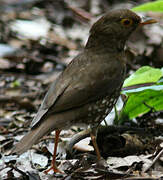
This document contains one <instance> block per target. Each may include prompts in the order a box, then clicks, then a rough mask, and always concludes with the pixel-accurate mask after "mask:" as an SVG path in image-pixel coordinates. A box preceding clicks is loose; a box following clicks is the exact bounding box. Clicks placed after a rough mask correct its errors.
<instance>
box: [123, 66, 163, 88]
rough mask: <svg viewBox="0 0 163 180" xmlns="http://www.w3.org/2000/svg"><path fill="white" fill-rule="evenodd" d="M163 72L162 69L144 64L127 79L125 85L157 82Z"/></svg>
mask: <svg viewBox="0 0 163 180" xmlns="http://www.w3.org/2000/svg"><path fill="white" fill-rule="evenodd" d="M162 74H163V73H162V71H161V69H158V68H152V67H150V66H143V67H141V68H140V69H138V70H137V71H136V72H135V73H134V74H132V75H131V76H130V77H129V78H127V79H126V80H125V82H124V84H123V87H127V86H131V85H135V84H142V83H151V82H157V81H158V80H159V79H160V78H161V77H162Z"/></svg>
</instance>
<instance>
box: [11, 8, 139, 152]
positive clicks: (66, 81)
mask: <svg viewBox="0 0 163 180" xmlns="http://www.w3.org/2000/svg"><path fill="white" fill-rule="evenodd" d="M124 18H125V19H132V20H133V24H132V26H131V27H124V26H123V25H122V24H121V22H120V21H121V19H124ZM139 23H140V17H139V16H137V15H136V14H135V13H133V12H131V11H130V10H126V9H125V10H115V11H111V12H109V13H107V14H106V15H104V16H103V17H102V18H100V19H99V20H98V21H97V22H96V23H95V24H94V25H93V26H92V28H91V30H90V36H89V39H88V42H87V44H86V47H85V48H84V50H83V52H81V53H80V54H79V55H78V56H77V57H75V58H74V59H73V60H72V62H71V63H70V64H69V65H68V66H67V68H66V69H65V71H64V72H63V73H62V74H61V75H60V76H59V78H58V79H57V80H56V82H54V83H53V84H52V85H51V87H50V89H49V91H48V92H47V94H46V96H45V98H44V100H43V102H42V104H41V106H40V108H39V110H38V112H37V114H36V116H35V118H34V120H33V121H32V124H31V130H30V131H29V133H28V134H27V135H25V136H24V137H23V138H22V140H21V141H20V142H19V143H17V144H16V146H15V147H14V148H13V150H12V152H13V153H17V154H21V153H23V152H25V151H26V150H27V149H29V148H30V147H31V146H32V145H33V144H35V143H37V142H38V140H39V139H40V138H41V137H42V136H44V135H45V134H47V133H49V132H51V131H53V130H62V129H65V128H67V127H70V126H72V125H74V124H82V123H84V124H89V125H90V124H91V125H92V126H97V125H98V124H99V123H100V122H101V121H102V120H103V119H104V118H105V117H106V115H107V114H108V113H109V112H110V111H111V109H112V107H113V106H114V104H115V103H116V101H117V98H118V96H119V93H120V89H121V86H122V84H123V81H124V77H125V66H126V60H127V58H126V55H125V51H124V46H125V42H126V40H127V39H128V37H129V35H130V34H131V33H132V32H133V31H134V30H135V29H136V28H137V26H138V25H139Z"/></svg>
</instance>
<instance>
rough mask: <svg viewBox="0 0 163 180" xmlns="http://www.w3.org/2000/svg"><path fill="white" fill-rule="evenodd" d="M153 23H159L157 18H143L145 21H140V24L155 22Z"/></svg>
mask: <svg viewBox="0 0 163 180" xmlns="http://www.w3.org/2000/svg"><path fill="white" fill-rule="evenodd" d="M153 23H157V21H156V20H155V19H152V18H148V19H146V20H143V22H141V23H140V26H144V25H146V24H153Z"/></svg>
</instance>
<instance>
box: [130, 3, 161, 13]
mask: <svg viewBox="0 0 163 180" xmlns="http://www.w3.org/2000/svg"><path fill="white" fill-rule="evenodd" d="M131 10H133V11H142V12H147V11H153V12H163V0H159V1H154V2H148V3H145V4H142V5H140V6H136V7H134V8H132V9H131Z"/></svg>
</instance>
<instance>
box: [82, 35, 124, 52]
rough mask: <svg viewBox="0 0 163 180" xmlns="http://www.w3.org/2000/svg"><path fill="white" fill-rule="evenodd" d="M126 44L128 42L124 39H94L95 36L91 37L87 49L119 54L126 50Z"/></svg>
mask: <svg viewBox="0 0 163 180" xmlns="http://www.w3.org/2000/svg"><path fill="white" fill-rule="evenodd" d="M125 43H126V40H124V39H117V38H114V37H112V38H110V37H107V36H102V35H101V36H96V37H94V35H90V36H89V38H88V41H87V43H86V46H85V49H91V50H95V51H101V50H102V51H107V52H114V53H116V52H117V53H118V52H120V51H123V50H124V46H125Z"/></svg>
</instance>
